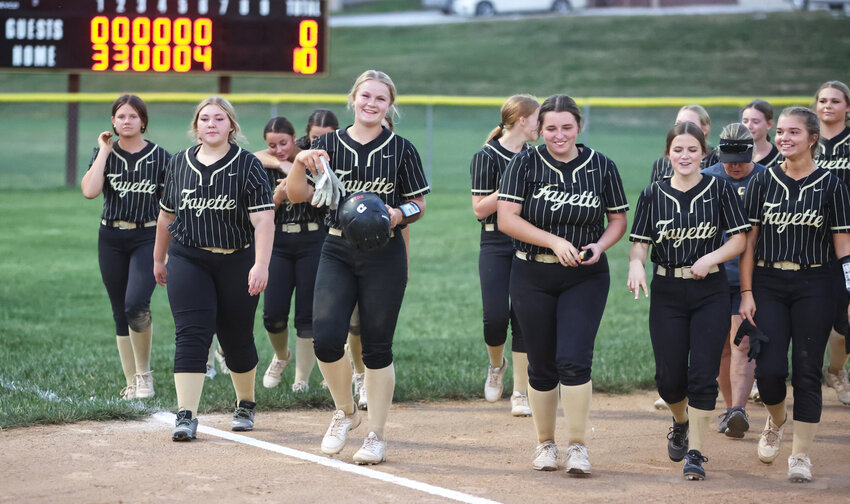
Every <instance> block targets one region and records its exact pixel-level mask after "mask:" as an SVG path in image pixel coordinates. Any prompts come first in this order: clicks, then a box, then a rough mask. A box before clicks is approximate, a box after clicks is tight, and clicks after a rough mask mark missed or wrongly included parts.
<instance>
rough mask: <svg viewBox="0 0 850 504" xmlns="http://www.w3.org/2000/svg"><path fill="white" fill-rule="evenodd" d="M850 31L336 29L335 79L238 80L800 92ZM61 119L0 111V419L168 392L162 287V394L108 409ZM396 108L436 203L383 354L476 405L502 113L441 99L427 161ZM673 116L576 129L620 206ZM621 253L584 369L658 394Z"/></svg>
mask: <svg viewBox="0 0 850 504" xmlns="http://www.w3.org/2000/svg"><path fill="white" fill-rule="evenodd" d="M847 28H848V21H847V20H846V19H843V18H833V17H832V16H829V15H825V14H822V13H817V14H815V13H812V14H805V15H803V14H798V13H795V14H793V15H791V14H775V15H773V14H771V15H768V16H761V17H753V16H743V17H741V18H732V17H728V16H718V17H710V18H704V17H675V18H659V19H654V18H653V19H650V18H639V19H637V20H631V21H630V20H627V19H617V18H611V19H603V18H581V19H575V18H551V19H534V20H526V21H518V22H501V23H491V22H485V23H475V24H469V25H453V26H442V27H418V28H381V29H339V30H335V31H334V33H333V34H332V46H331V56H330V57H331V68H332V69H333V71H332V73H331V75H329V76H327V77H325V78H323V79H319V80H316V81H313V80H310V81H307V80H300V79H294V78H271V77H236V78H234V91H236V92H246V91H265V92H280V91H287V92H290V91H291V92H308V91H317V92H318V91H329V92H345V91H347V88H348V87H349V85H350V82H351V81H352V80H353V78H354V77H355V76H356V75H357V74H358V73H359V72H360V71H361V70H363V69H365V68H368V67H380V68H383V69H385V70H387V71H388V72H389V73H390V74H391V75H393V76H394V77H395V79H396V81H397V84H398V87H399V90H400V92H401V93H408V94H409V93H445V94H457V95H479V94H481V95H507V94H511V93H513V92H517V91H530V92H533V93H536V94H537V95H539V96H546V95H547V94H550V93H553V92H568V93H571V94H573V95H575V96H591V95H593V96H599V95H610V96H653V95H654V96H659V95H680V96H681V95H685V96H699V95H753V96H755V95H767V94H802V95H808V94H809V93H810V92H811V91H812V90H813V89H814V88H816V87H817V85H818V84H819V83H820V82H821V81H823V80H827V79H832V78H842V79H844V80H846V79H847V76H846V70H845V68H844V66H843V59H842V58H841V57H838V56H836V55H846V54H847V49H848V39H847V37H846V36H845V34H846V32H847ZM473 33H474V35H473ZM599 33H604V34H605V36H604V37H599V36H597V34H599ZM650 33H651V34H652V37H650V36H648V35H647V34H650ZM738 34H745V35H746V37H739V36H737V35H738ZM746 41H749V43H746ZM497 47H498V48H503V49H501V50H494V48H497ZM553 55H559V57H552V56H553ZM560 56H562V57H560ZM730 58H731V59H734V61H735V68H736V69H742V68H749V69H750V70H751V71H750V72H747V73H744V72H741V71H740V70H736V72H729V71H721V70H722V69H724V68H727V67H726V66H724V63H727V62H729V61H730ZM505 68H509V69H512V71H509V72H505V71H504V69H505ZM754 76H755V77H754ZM64 82H65V80H64V77H63V76H60V75H52V74H20V73H0V91H3V92H20V91H62V90H63V89H64V85H65V84H64ZM83 90H84V91H108V92H114V93H116V94H117V93H119V92H121V91H125V90H132V91H136V92H140V93H144V92H145V91H155V90H156V91H164V90H169V91H172V90H173V91H199V90H209V91H210V92H213V91H214V90H215V79H214V78H211V77H208V76H180V77H164V78H159V79H157V78H154V77H147V76H143V77H132V78H130V77H126V76H125V77H109V76H97V77H95V76H90V75H86V76H84V77H83ZM315 106H318V104H305V105H298V106H292V105H280V106H279V107H278V112H279V113H280V114H283V115H286V116H289V117H290V118H292V119H293V122H294V123H295V124H296V125H300V124H303V121H304V119H305V118H306V117H307V115H308V113H309V112H310V110H312V109H313V108H314V107H315ZM330 108H332V109H334V110H335V111H336V112H337V113H338V115H339V116H340V117H341V120H342V122H343V123H347V122H350V119H349V118H350V115H349V114H348V113H347V112H346V111H345V110H344V108H342V107H338V106H333V107H330ZM65 110H66V109H65V106H64V105H46V104H17V105H12V104H0V131H2V132H3V135H2V136H0V150H2V151H3V152H4V156H3V160H2V162H0V223H2V226H0V256H2V257H3V260H2V261H0V273H2V278H3V279H4V282H3V283H2V285H0V344H2V346H3V349H4V351H3V352H2V353H0V389H2V393H0V428H9V427H15V426H24V425H31V424H35V423H55V422H65V421H75V420H80V419H86V418H93V419H109V418H132V417H138V416H140V415H144V414H147V413H149V412H150V411H152V410H156V409H171V408H173V407H174V406H175V403H176V400H175V396H174V388H173V385H172V373H171V362H172V358H173V349H174V344H173V322H172V319H171V315H170V312H169V308H168V303H167V300H166V296H165V291H164V289H157V291H156V293H155V294H154V298H153V304H152V309H153V316H154V333H155V339H154V350H153V367H154V376H155V379H156V383H157V396H156V398H154V399H153V400H150V401H147V402H145V403H144V404H142V403H140V402H131V403H123V402H118V401H116V400H115V398H116V396H117V393H118V391H119V390H120V389H121V387H122V382H123V378H122V375H121V371H120V366H119V362H118V357H117V352H116V348H115V338H114V335H113V334H112V330H113V327H112V320H111V314H110V313H109V303H108V299H107V296H106V292H105V289H104V288H103V285H102V283H101V280H100V274H99V271H98V267H97V238H96V237H97V227H98V219H99V213H100V208H101V204H102V203H101V200H100V199H97V200H94V201H87V200H85V199H84V198H83V197H82V196H81V194H80V193H79V191H78V190H67V189H63V188H62V186H63V181H64V175H63V170H64V145H65V133H64V125H65ZM108 110H109V105H108V104H88V105H83V106H81V121H80V142H79V149H80V153H79V165H80V168H81V170H84V169H85V167H86V166H87V165H88V160H89V158H90V154H91V148H92V147H93V146H94V145H95V138H96V135H97V134H98V132H100V131H102V130H105V129H108V127H109V121H108V119H109V118H108ZM191 111H192V106H191V105H190V104H153V105H152V106H151V107H150V116H151V124H150V131H149V135H148V137H149V138H150V139H151V140H152V141H154V142H157V143H160V144H161V145H163V146H164V147H166V148H167V149H168V150H170V151H171V152H175V151H177V150H179V149H182V148H184V147H186V146H187V144H188V137H187V136H186V134H185V132H186V130H187V128H188V121H189V119H190V117H191ZM238 112H239V115H240V122H241V124H242V126H243V128H244V131H245V132H246V135H247V136H248V138H249V141H250V143H249V144H247V145H245V147H246V148H248V149H251V150H258V149H260V148H262V147H263V143H262V139H261V138H260V131H261V130H262V126H263V125H264V124H265V122H266V120H267V119H268V117H269V115H270V113H271V110H270V108H269V106H268V105H241V106H240V107H238ZM709 112H710V113H711V114H712V118H713V121H714V125H715V127H714V134H713V135H712V139H713V142H712V143H715V142H716V137H717V132H719V131H720V129H721V127H722V125H724V124H726V123H728V122H732V121H734V120H736V117H737V110H734V109H731V108H716V109H709ZM402 113H403V117H402V120H401V121H400V122H399V123H398V131H399V133H400V134H402V135H403V136H406V137H408V138H410V139H411V140H412V141H413V142H414V144H415V145H417V146H418V147H419V149H420V152H421V153H422V155H423V157H424V158H427V159H428V160H429V165H430V167H431V171H430V179H431V182H432V187H433V194H432V195H431V196H429V197H428V210H427V216H426V217H425V219H424V220H423V221H422V222H420V223H417V224H416V225H415V226H413V230H412V234H413V240H412V252H411V261H412V267H411V281H410V284H409V287H408V292H407V295H406V297H405V302H404V306H403V309H402V313H401V318H400V321H399V327H398V330H397V332H396V344H395V347H394V348H395V354H396V363H397V368H396V369H397V373H398V380H397V389H396V399H397V400H399V401H415V400H423V399H439V398H464V397H474V396H480V395H481V388H482V381H483V379H484V372H485V369H486V363H487V359H486V355H485V352H484V345H483V341H482V340H483V338H482V335H481V301H480V292H479V287H478V278H477V251H478V225H477V223H476V221H475V219H474V217H473V215H472V212H471V209H470V196H469V174H468V164H469V159H470V158H471V156H472V154H473V153H474V152H475V151H476V150H477V149H478V148H479V147H480V146H481V143H482V142H483V140H484V137H485V136H486V134H487V132H489V130H490V129H491V128H492V127H493V126H495V124H496V123H497V122H498V110H497V109H495V108H450V107H437V108H435V110H434V121H435V125H436V129H435V131H434V136H433V145H434V148H433V152H432V153H430V154H429V153H428V152H427V149H426V131H425V111H424V109H423V108H421V107H406V108H404V109H403V110H402ZM674 116H675V109H674V108H657V109H602V108H594V109H593V110H591V115H590V117H589V121H588V124H587V127H586V129H585V132H584V139H585V141H586V142H587V143H588V145H590V146H592V147H594V148H596V149H598V150H599V151H601V152H603V153H605V154H607V155H608V156H609V157H611V158H612V159H613V160H614V161H615V162H616V163H617V165H618V166H619V168H620V171H621V173H622V176H623V180H624V183H625V186H626V191H627V194H628V196H629V199H630V202H632V203H634V202H635V198H636V195H637V193H638V192H639V191H640V190H641V189H642V188H643V187H644V186H645V184H646V183H647V182H648V179H649V167H650V165H651V163H652V161H653V160H654V159H655V158H657V157H658V156H659V155H660V153H661V151H662V150H663V139H664V133H665V132H666V130H667V128H668V127H669V125H670V122H671V121H672V120H673V118H674ZM298 127H299V128H300V126H298ZM627 250H628V243H627V242H625V241H622V242H621V243H619V244H618V245H617V246H615V247H614V248H613V249H611V251H610V252H609V262H610V265H611V276H612V281H611V293H610V295H609V301H608V306H607V309H606V312H605V316H604V319H603V321H602V327H601V329H600V332H599V337H598V340H597V344H596V354H595V360H594V370H593V380H594V384H595V386H596V388H597V390H599V391H603V392H604V391H610V392H624V391H628V390H631V389H633V388H635V387H637V388H647V387H651V386H652V377H653V373H654V362H653V358H652V353H651V349H650V344H649V337H648V329H647V312H648V302H647V301H646V300H641V301H640V302H635V301H634V300H633V299H632V298H631V294H630V293H628V291H627V290H626V288H625V278H626V270H627V259H626V255H627ZM255 337H256V341H257V344H258V348H259V350H260V355H261V361H260V364H259V370H260V374H261V373H262V371H263V370H264V369H265V367H266V366H267V365H268V362H269V360H270V358H271V347H270V345H269V343H268V341H267V338H266V336H265V333H264V331H263V328H262V323H261V320H260V318H259V316H258V318H257V323H256V325H255ZM292 373H293V370H292V369H291V368H290V369H287V371H286V373H285V377H284V383H283V385H281V386H280V387H279V388H278V389H275V390H272V391H269V390H266V389H264V388H262V386H261V385H258V388H257V398H258V401H259V403H260V408H261V409H275V408H291V407H305V406H321V407H329V406H330V405H331V401H330V396H329V394H328V393H327V392H326V391H323V390H322V389H321V388H320V387H319V386H318V382H319V380H320V376H319V373H318V371H315V372H314V375H313V382H312V384H311V385H312V388H311V392H310V393H309V394H307V395H305V396H297V397H295V396H293V395H292V394H291V393H289V392H288V390H289V388H288V385H289V384H291V381H292ZM258 384H259V379H258ZM232 399H233V392H232V387H231V385H230V382H229V379H228V378H227V377H226V376H219V377H218V378H216V379H215V380H214V381H212V382H207V385H206V389H205V393H204V398H203V400H202V403H201V409H202V410H203V411H210V410H216V411H223V410H227V409H230V408H231V407H232Z"/></svg>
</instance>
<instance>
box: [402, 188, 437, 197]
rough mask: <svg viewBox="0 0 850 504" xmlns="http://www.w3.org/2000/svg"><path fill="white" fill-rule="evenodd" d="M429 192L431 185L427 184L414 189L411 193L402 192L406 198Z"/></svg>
mask: <svg viewBox="0 0 850 504" xmlns="http://www.w3.org/2000/svg"><path fill="white" fill-rule="evenodd" d="M429 192H431V186H425V187H423V188H422V189H419V190H416V191H413V192H411V193H406V194H402V197H404V198H415V197H417V196H420V195H425V194H428V193H429Z"/></svg>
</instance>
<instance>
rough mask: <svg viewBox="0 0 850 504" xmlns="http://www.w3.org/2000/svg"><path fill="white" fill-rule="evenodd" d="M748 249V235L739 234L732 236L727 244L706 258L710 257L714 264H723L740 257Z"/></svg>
mask: <svg viewBox="0 0 850 504" xmlns="http://www.w3.org/2000/svg"><path fill="white" fill-rule="evenodd" d="M746 248H747V237H746V235H745V234H744V233H738V234H736V235H733V236H730V237H729V239H728V240H726V243H724V244H723V245H721V246H720V247H719V248H718V249H717V250H715V251H714V252H711V253H710V254H706V256H709V259H710V260H711V262H712V264H721V263H725V262H726V261H731V260H732V259H734V258H736V257H738V256H739V255H741V254H742V253H743V252H744V250H746Z"/></svg>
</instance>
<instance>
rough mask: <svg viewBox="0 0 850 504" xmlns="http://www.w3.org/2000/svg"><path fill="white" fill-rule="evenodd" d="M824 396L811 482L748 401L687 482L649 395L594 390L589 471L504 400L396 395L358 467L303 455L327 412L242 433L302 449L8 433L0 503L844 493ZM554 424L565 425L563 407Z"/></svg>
mask: <svg viewBox="0 0 850 504" xmlns="http://www.w3.org/2000/svg"><path fill="white" fill-rule="evenodd" d="M824 398H825V400H824V415H823V421H822V423H821V427H820V431H819V433H818V436H817V439H816V442H815V446H814V449H813V452H812V454H811V456H812V461H813V463H814V470H813V471H814V475H815V479H814V481H813V482H811V483H809V484H792V483H789V482H788V481H787V480H786V471H787V464H786V459H787V456H788V455H789V454H790V450H791V432H790V431H791V429H786V432H785V441H784V442H783V445H782V449H781V452H780V457H779V458H778V459H777V461H776V463H775V464H773V465H772V466H771V465H765V464H762V463H760V462H759V461H758V459H757V457H756V444H757V442H758V432H760V430H761V426H763V425H764V421H765V418H766V415H767V412H766V411H765V409H764V408H762V407H758V406H755V405H752V404H751V405H750V407H749V408H748V409H749V411H750V419H751V429H750V432H748V433H747V435H746V437H745V438H744V439H743V440H732V439H729V438H726V437H725V436H723V435H721V434H717V433H716V432H714V431H713V432H712V433H711V434H710V436H709V438H708V440H707V442H706V449H705V455H707V456H708V457H709V459H710V460H709V462H708V463H707V464H706V466H705V467H706V470H707V473H708V478H707V479H706V480H705V481H702V482H689V481H685V480H684V479H683V478H682V463H681V462H680V463H674V462H671V461H670V460H669V459H668V458H667V452H666V433H667V429H668V426H669V415H668V414H667V413H665V412H661V411H656V410H654V409H653V406H652V403H653V401H654V399H655V395H654V394H651V393H647V392H644V393H639V394H633V395H627V396H607V395H604V394H596V395H595V396H594V404H593V409H592V411H591V427H592V431H591V432H590V433H589V438H588V446H589V449H590V459H591V462H592V464H593V475H592V477H590V478H581V479H579V478H573V477H569V476H568V475H567V474H566V473H565V472H564V471H557V472H550V473H542V472H537V471H533V470H532V469H531V460H532V458H533V452H534V446H535V444H536V443H535V437H534V425H533V421H532V419H530V418H513V417H511V416H510V415H509V413H508V411H509V405H508V401H506V400H503V401H500V402H499V403H496V404H490V403H486V402H484V401H480V400H479V401H470V402H441V403H429V404H402V405H396V406H394V407H393V410H392V411H391V413H390V419H389V424H388V427H387V435H388V438H389V449H388V461H387V462H386V463H385V464H382V465H380V466H375V467H374V468H373V469H367V470H366V471H364V472H363V473H362V474H361V473H357V472H348V471H347V470H346V469H350V468H351V466H349V465H347V464H338V467H327V466H323V465H320V464H318V463H316V462H315V461H310V460H303V459H304V458H305V457H306V458H308V459H309V458H310V457H313V458H314V459H316V460H320V461H322V462H326V461H327V459H326V458H325V457H322V456H321V453H320V452H319V443H320V441H321V436H322V435H323V434H324V431H325V429H326V428H327V424H328V422H329V421H330V416H331V413H330V412H329V411H314V410H311V411H288V412H277V413H264V412H262V411H260V412H259V413H258V414H257V429H256V430H254V431H253V432H249V433H247V436H245V437H244V438H242V439H248V438H250V439H252V440H261V441H265V442H267V443H270V444H272V445H278V446H279V447H280V446H283V447H287V448H289V449H293V450H299V451H300V452H306V454H308V455H305V456H302V458H301V459H299V458H295V457H293V456H290V455H286V454H281V453H275V452H273V451H268V450H266V449H263V447H262V446H254V445H251V444H246V443H244V442H238V441H233V440H227V439H222V438H220V437H217V436H216V435H214V434H210V433H201V432H199V434H198V439H197V440H196V441H193V442H191V443H174V442H172V441H171V438H170V432H171V426H170V425H168V424H166V423H164V422H163V421H161V420H159V419H156V418H151V419H148V420H145V421H139V422H83V423H77V424H72V425H62V426H48V427H32V428H24V429H12V430H7V431H3V432H2V434H0V453H2V456H0V474H2V478H0V481H2V488H3V491H2V493H0V502H15V503H18V502H176V501H181V502H184V503H189V502H205V503H213V502H246V503H263V504H268V503H270V502H344V503H349V502H369V503H379V502H400V501H407V502H451V501H452V499H451V498H450V497H451V495H450V496H446V495H445V494H444V495H439V494H437V495H435V494H433V493H427V492H425V491H422V490H418V489H414V488H409V487H405V486H400V485H399V484H397V483H396V482H391V481H381V480H378V479H374V478H369V477H367V475H368V474H373V473H371V471H372V470H374V471H380V472H382V473H385V474H389V475H395V476H399V477H402V478H407V479H409V480H413V482H414V485H413V486H416V485H417V484H428V485H433V486H434V487H439V488H442V489H447V490H450V491H454V492H460V493H461V494H463V495H464V496H465V497H462V498H463V499H466V502H476V501H478V502H486V500H491V501H497V502H505V503H507V502H515V503H526V502H533V503H535V504H537V503H545V502H565V501H568V499H570V498H574V497H576V498H581V501H580V502H581V503H582V504H585V503H593V502H623V503H630V504H634V503H638V502H641V503H642V502H669V503H672V502H676V503H681V502H687V499H689V498H697V499H699V501H700V502H702V501H708V502H734V503H735V504H741V503H743V502H789V501H791V500H792V499H793V501H794V502H795V503H803V502H818V503H822V502H848V495H850V477H848V469H850V421H848V420H850V408H848V407H844V406H842V405H841V404H840V403H838V402H837V401H836V400H835V394H834V393H833V392H832V391H831V390H824ZM559 417H560V415H559ZM201 424H202V425H204V426H208V427H214V428H217V429H222V430H224V431H227V433H228V434H229V424H230V418H229V417H228V416H227V415H224V414H222V415H207V416H201ZM712 427H716V424H713V425H712ZM558 429H559V430H558V435H559V436H562V435H563V431H564V422H563V419H562V418H559V424H558ZM366 431H367V427H366V424H365V422H364V424H363V425H361V426H360V427H359V428H357V429H356V430H354V431H353V432H352V433H351V435H350V438H349V443H348V445H347V446H346V448H345V449H344V450H343V452H342V453H341V454H340V456H339V457H338V460H339V461H342V462H346V463H349V462H351V456H352V455H353V454H354V452H355V451H356V449H357V448H358V447H359V444H360V443H361V442H362V440H363V436H365V435H366V434H367V432H366ZM255 444H261V443H255ZM264 446H265V447H269V446H271V445H268V444H267V445H264ZM563 448H565V446H564V447H563ZM281 450H285V449H281ZM296 455H297V456H301V455H299V454H296ZM316 456H318V457H316ZM561 463H562V464H563V461H561ZM341 469H342V470H341Z"/></svg>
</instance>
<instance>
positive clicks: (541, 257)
mask: <svg viewBox="0 0 850 504" xmlns="http://www.w3.org/2000/svg"><path fill="white" fill-rule="evenodd" d="M516 256H517V257H519V258H520V259H522V260H523V261H534V262H539V263H547V264H554V263H557V262H561V261H559V260H558V256H556V255H553V254H528V253H525V252H520V251H519V250H517V252H516Z"/></svg>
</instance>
